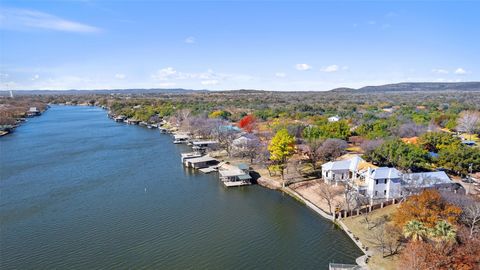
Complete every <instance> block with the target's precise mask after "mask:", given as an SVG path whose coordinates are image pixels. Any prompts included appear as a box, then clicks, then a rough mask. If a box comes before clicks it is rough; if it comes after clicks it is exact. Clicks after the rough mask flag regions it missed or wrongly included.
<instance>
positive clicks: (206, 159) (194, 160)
mask: <svg viewBox="0 0 480 270" xmlns="http://www.w3.org/2000/svg"><path fill="white" fill-rule="evenodd" d="M214 160H216V159H214V158H213V157H210V156H203V157H198V158H191V159H187V162H189V163H202V162H209V161H214Z"/></svg>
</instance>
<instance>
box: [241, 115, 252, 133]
mask: <svg viewBox="0 0 480 270" xmlns="http://www.w3.org/2000/svg"><path fill="white" fill-rule="evenodd" d="M255 122H256V120H255V117H254V116H253V115H251V114H249V115H245V116H244V117H243V118H242V119H241V120H240V121H239V122H238V126H239V127H240V128H242V129H243V130H245V131H246V132H252V130H254V129H255Z"/></svg>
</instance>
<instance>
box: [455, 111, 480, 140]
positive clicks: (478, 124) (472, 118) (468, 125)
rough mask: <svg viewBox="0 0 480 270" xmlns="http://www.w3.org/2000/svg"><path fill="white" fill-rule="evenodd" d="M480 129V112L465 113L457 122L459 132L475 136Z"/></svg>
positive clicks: (462, 113) (461, 114)
mask: <svg viewBox="0 0 480 270" xmlns="http://www.w3.org/2000/svg"><path fill="white" fill-rule="evenodd" d="M479 128H480V112H477V111H463V112H461V113H460V116H459V118H458V120H457V130H458V131H461V132H466V133H468V134H470V135H471V134H473V133H474V132H475V131H476V130H478V129H479Z"/></svg>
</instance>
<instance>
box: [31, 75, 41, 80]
mask: <svg viewBox="0 0 480 270" xmlns="http://www.w3.org/2000/svg"><path fill="white" fill-rule="evenodd" d="M38 79H40V75H38V74H35V75H33V77H32V81H36V80H38Z"/></svg>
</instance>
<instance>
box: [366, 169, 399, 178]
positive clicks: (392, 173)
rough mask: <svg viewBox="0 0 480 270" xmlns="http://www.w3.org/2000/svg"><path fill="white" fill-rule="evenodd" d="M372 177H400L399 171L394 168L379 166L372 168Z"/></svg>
mask: <svg viewBox="0 0 480 270" xmlns="http://www.w3.org/2000/svg"><path fill="white" fill-rule="evenodd" d="M370 177H371V178H372V179H386V178H388V179H393V178H400V172H399V171H398V170H397V169H395V168H389V167H380V168H376V169H374V170H372V174H371V176H370Z"/></svg>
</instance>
